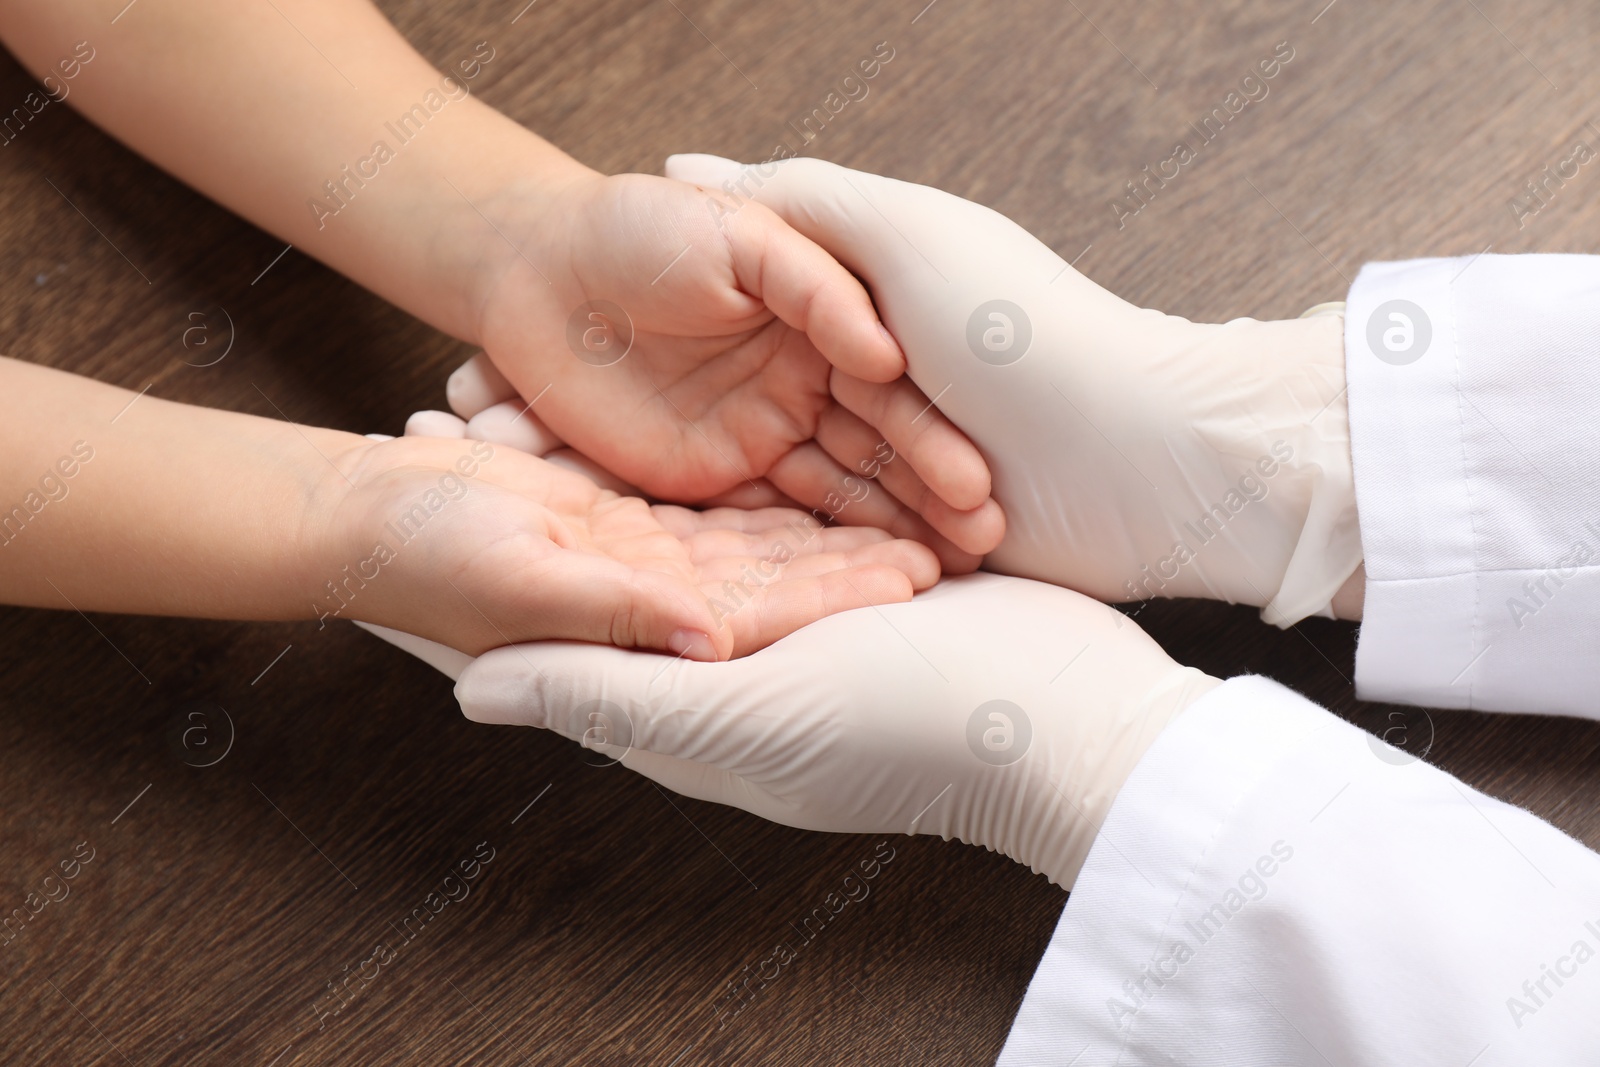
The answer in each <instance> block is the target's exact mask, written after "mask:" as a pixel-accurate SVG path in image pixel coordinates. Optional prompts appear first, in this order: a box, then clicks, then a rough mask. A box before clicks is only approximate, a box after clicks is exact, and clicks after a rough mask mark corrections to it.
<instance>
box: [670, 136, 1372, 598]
mask: <svg viewBox="0 0 1600 1067" xmlns="http://www.w3.org/2000/svg"><path fill="white" fill-rule="evenodd" d="M666 172H667V174H668V175H669V176H671V177H675V178H678V179H680V180H683V181H689V182H695V183H698V184H700V185H702V186H705V187H707V188H710V189H716V190H719V191H721V192H723V193H724V194H725V195H727V196H730V197H733V198H735V199H736V200H740V201H754V202H756V203H759V204H761V205H764V206H767V207H770V208H772V209H773V210H775V211H776V212H777V213H778V214H779V215H780V216H782V217H783V218H784V219H785V220H786V221H787V222H789V223H790V224H791V225H792V226H794V227H795V228H796V229H798V230H799V231H800V232H801V233H803V234H805V235H807V236H808V237H810V238H811V239H812V240H814V241H816V242H817V243H818V244H820V245H822V246H823V247H824V248H826V249H828V250H829V251H830V252H831V253H833V254H834V256H836V257H837V258H838V259H839V261H840V262H841V263H843V264H844V265H845V266H847V267H849V268H850V269H851V270H852V271H853V272H854V273H856V274H857V275H858V276H859V277H861V278H862V279H863V280H864V281H865V282H866V283H867V286H868V288H869V289H870V290H871V292H872V295H873V298H874V300H875V301H876V303H877V306H878V310H879V313H880V315H881V316H882V318H883V321H884V323H885V324H886V325H887V326H888V327H889V329H890V331H891V332H893V333H894V335H895V337H896V338H897V339H898V340H899V342H900V344H901V347H902V348H903V349H904V351H905V354H906V359H907V361H908V366H909V375H910V377H911V379H912V380H913V381H914V382H915V383H916V384H917V385H918V386H919V387H920V389H921V391H922V392H923V393H925V394H927V395H928V396H929V397H933V398H935V400H936V402H937V404H938V406H939V408H940V409H941V410H943V411H944V412H945V413H946V414H947V415H948V416H949V417H950V419H951V420H952V421H953V422H954V423H955V424H956V426H957V427H959V428H960V429H961V430H963V431H964V432H965V433H966V434H967V435H968V436H969V437H970V438H971V439H972V440H973V441H974V442H975V443H976V444H977V445H978V447H979V448H980V449H981V450H982V452H983V453H984V456H985V458H986V459H987V460H988V462H989V465H990V469H991V471H992V474H993V481H994V496H995V499H996V500H998V501H999V503H1000V505H1001V506H1002V507H1003V508H1004V509H1005V512H1006V517H1007V530H1006V536H1005V540H1004V542H1003V543H1002V544H1001V545H1000V547H999V548H998V549H996V550H995V551H994V552H992V553H990V554H989V555H988V557H987V559H986V561H985V566H986V567H987V568H988V569H991V570H998V571H1001V572H1004V573H1007V574H1015V575H1022V576H1025V577H1029V578H1037V579H1040V580H1043V581H1049V582H1055V583H1058V584H1061V585H1066V586H1068V587H1070V588H1073V589H1077V590H1080V591H1082V592H1084V593H1088V594H1091V595H1093V596H1095V597H1097V598H1099V599H1101V600H1108V601H1127V600H1138V599H1144V598H1148V597H1153V596H1194V597H1210V598H1215V599H1221V600H1226V601H1229V602H1232V603H1246V604H1252V605H1255V606H1257V607H1262V608H1263V609H1264V610H1263V613H1262V614H1263V617H1264V618H1265V619H1266V620H1267V621H1269V622H1273V623H1276V624H1278V625H1283V626H1287V625H1291V624H1292V623H1294V622H1296V621H1298V620H1299V619H1301V618H1304V617H1305V616H1307V615H1311V614H1315V613H1319V612H1324V611H1326V610H1327V609H1328V607H1329V604H1330V602H1331V601H1333V600H1334V598H1335V595H1336V593H1338V592H1339V591H1340V589H1341V587H1342V586H1344V585H1345V584H1346V582H1347V580H1350V579H1352V575H1353V574H1354V573H1355V572H1356V571H1357V568H1358V567H1359V565H1360V563H1361V558H1362V556H1361V543H1360V535H1359V531H1358V528H1357V522H1356V510H1355V490H1354V485H1353V475H1352V467H1351V460H1350V448H1349V425H1348V415H1347V408H1346V404H1345V393H1344V344H1343V332H1342V331H1343V323H1342V318H1341V317H1339V316H1337V315H1333V316H1325V317H1311V318H1302V319H1296V320H1289V321H1278V322H1259V321H1256V320H1254V319H1248V318H1241V319H1235V320H1233V321H1231V322H1228V323H1225V324H1220V325H1212V324H1203V323H1194V322H1190V321H1188V320H1187V319H1183V318H1179V317H1177V316H1173V315H1165V314H1162V313H1160V312H1157V311H1149V310H1145V309H1142V308H1139V307H1135V306H1134V305H1132V304H1130V303H1128V302H1126V301H1124V300H1122V299H1120V298H1119V297H1117V296H1115V295H1113V294H1112V293H1110V292H1107V291H1106V290H1105V289H1102V288H1101V287H1100V286H1098V285H1096V284H1095V283H1094V282H1092V281H1090V280H1089V279H1088V278H1086V277H1084V276H1083V275H1081V274H1079V273H1078V272H1077V271H1076V270H1074V269H1073V268H1072V267H1071V266H1070V265H1069V264H1068V263H1067V262H1066V261H1065V260H1063V259H1062V258H1061V257H1060V256H1058V255H1056V253H1055V252H1053V251H1051V249H1050V248H1049V247H1047V246H1046V245H1044V244H1043V243H1042V242H1040V241H1039V240H1037V239H1036V238H1034V237H1033V236H1032V235H1031V234H1029V233H1028V232H1027V231H1026V230H1024V229H1023V228H1022V227H1020V226H1018V225H1017V224H1016V223H1014V222H1012V221H1010V220H1009V219H1007V218H1005V217H1004V216H1003V215H1000V214H998V213H996V212H994V211H991V210H990V209H988V208H986V207H982V206H980V205H978V204H975V203H972V202H970V201H967V200H963V199H961V198H959V197H956V196H952V195H950V194H948V193H944V192H941V191H939V190H937V189H931V188H928V187H926V186H920V185H913V184H908V183H906V182H901V181H896V180H894V179H891V178H884V177H881V176H878V175H874V174H867V173H862V172H860V171H853V170H847V169H845V168H843V167H838V166H835V165H833V164H831V163H826V162H822V161H820V160H813V159H791V160H784V161H779V162H775V163H769V164H762V165H754V166H741V165H740V164H737V163H734V162H732V161H730V160H726V159H721V158H718V157H715V156H704V155H685V156H673V157H671V158H669V159H668V161H667V167H666ZM863 386H864V383H862V386H858V384H857V383H855V382H852V381H851V380H850V378H849V375H848V374H847V373H846V372H845V371H843V370H835V371H834V381H833V393H834V395H835V396H837V397H838V398H839V400H840V402H841V403H842V404H844V405H845V406H847V407H851V408H852V410H854V411H855V412H856V414H857V415H859V416H861V417H862V418H863V419H866V420H867V421H869V422H871V421H873V418H874V415H875V410H876V405H877V404H879V403H880V402H881V401H880V399H879V398H878V397H877V396H876V395H875V394H872V393H869V392H867V391H866V390H865V388H864V387H863ZM900 476H901V475H900V472H898V471H895V470H887V471H885V472H884V474H883V475H882V479H883V481H884V482H885V483H886V484H887V485H888V486H889V487H890V489H891V491H895V490H894V483H895V479H896V478H898V477H900Z"/></svg>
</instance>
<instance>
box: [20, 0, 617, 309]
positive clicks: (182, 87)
mask: <svg viewBox="0 0 1600 1067" xmlns="http://www.w3.org/2000/svg"><path fill="white" fill-rule="evenodd" d="M125 2H126V0H59V2H53V3H48V4H45V3H35V2H27V0H9V2H7V3H4V4H3V5H0V37H3V38H4V41H5V43H6V45H7V46H8V47H9V48H10V49H11V51H12V52H14V53H15V54H16V55H17V57H18V58H19V59H20V60H21V61H22V63H23V64H24V65H25V66H27V67H28V69H29V70H30V71H32V72H33V73H34V74H35V75H37V76H39V77H40V78H45V77H50V78H52V81H51V83H50V84H49V86H48V87H50V88H54V87H56V86H61V87H62V88H63V89H64V91H65V92H66V93H67V94H68V95H67V99H68V100H69V101H70V102H71V103H72V105H73V106H75V107H77V108H78V109H79V110H80V111H82V112H83V113H84V114H85V115H86V116H88V117H89V118H90V119H92V120H93V121H94V122H95V123H97V124H98V125H99V126H101V127H102V128H104V129H105V130H107V131H108V132H110V133H111V134H112V135H113V136H115V137H117V138H118V139H119V140H121V141H122V142H123V143H125V144H127V145H128V146H129V147H130V148H132V149H134V150H135V151H137V152H139V153H140V154H141V155H143V156H144V157H145V158H147V159H149V160H150V161H152V162H153V163H155V164H156V165H157V166H160V167H161V168H162V169H164V170H166V171H169V172H170V173H172V174H174V175H176V176H177V177H179V178H181V179H182V180H183V181H185V182H187V183H189V184H190V185H192V186H194V187H195V188H196V189H198V190H200V191H201V192H203V193H205V194H206V195H208V196H210V197H212V198H213V199H215V200H217V201H218V202H220V203H222V204H224V205H226V206H227V207H229V208H231V209H232V210H234V211H236V212H238V213H239V214H240V215H243V216H244V217H245V218H247V219H250V220H251V221H252V222H255V223H256V224H257V225H259V226H261V227H263V228H265V229H267V230H270V231H271V232H273V233H275V234H277V235H278V236H279V237H282V238H283V239H284V240H285V241H288V242H290V243H292V244H293V245H295V247H297V248H300V249H302V250H304V251H305V252H307V253H309V254H311V255H313V256H315V257H317V258H318V259H320V260H322V261H323V262H325V263H327V264H328V265H329V266H331V267H333V268H334V269H335V270H338V271H340V272H341V273H343V274H346V275H348V276H349V277H351V278H353V279H354V280H356V281H357V282H360V283H361V284H362V285H365V286H366V287H368V288H369V289H372V290H373V291H374V292H376V293H378V294H380V295H381V296H383V297H385V298H387V299H389V300H391V301H393V302H394V303H396V304H398V305H400V306H401V307H404V308H406V309H407V310H409V311H411V312H412V313H413V314H416V315H417V316H419V317H421V318H423V319H426V320H427V321H429V322H430V323H432V324H433V325H435V326H437V327H439V328H440V329H442V330H445V331H446V332H449V333H451V334H454V335H455V336H457V337H463V338H469V339H470V338H471V337H472V335H473V332H474V331H475V329H476V325H475V323H474V322H473V320H472V311H471V306H472V300H473V298H474V293H473V292H472V291H471V286H472V284H473V282H474V271H473V268H475V267H477V266H479V265H480V264H478V263H477V262H475V261H474V260H475V259H476V258H478V253H477V252H476V251H475V242H473V241H467V240H463V239H462V237H461V235H463V234H475V235H478V236H481V234H480V233H479V231H480V230H481V229H483V228H484V222H483V220H482V219H481V218H480V217H479V216H478V215H477V214H476V212H475V211H474V208H473V206H472V204H469V203H468V201H469V200H470V201H472V203H473V204H479V205H481V204H482V202H483V200H484V199H485V198H487V197H488V196H489V195H490V191H491V190H495V191H498V190H501V189H504V188H506V187H508V186H509V185H512V184H514V185H515V186H516V187H517V189H518V190H519V192H520V193H521V194H522V195H523V196H524V197H526V198H528V199H529V200H531V201H538V200H540V199H541V198H542V197H543V196H544V195H545V194H546V192H547V191H549V190H553V189H554V188H557V187H559V186H561V185H563V184H565V183H567V182H569V181H571V180H573V179H574V178H578V177H585V176H592V175H593V173H594V172H593V171H590V170H589V169H588V168H587V167H584V166H582V165H580V164H579V163H577V162H576V161H575V160H573V159H572V158H571V157H570V156H568V155H566V154H565V153H563V152H561V151H560V150H558V149H556V148H555V147H554V146H552V145H551V144H549V143H548V142H547V141H545V140H543V139H542V138H540V137H539V136H537V135H536V134H534V133H533V132H532V131H530V130H527V129H525V128H524V127H522V126H520V125H518V124H517V123H515V122H513V121H511V120H510V119H508V118H506V117H505V116H504V115H501V114H500V113H499V112H497V111H495V110H494V109H493V108H491V107H489V106H488V105H486V104H483V103H481V102H480V101H479V100H478V99H477V98H476V97H475V96H473V95H471V90H472V88H473V85H474V79H475V78H477V77H479V76H481V73H482V71H483V69H484V65H485V64H486V63H489V64H492V63H493V61H494V59H495V57H496V55H497V53H496V52H495V49H494V47H493V45H492V44H490V43H488V42H481V43H479V42H465V41H464V42H462V48H461V50H460V51H461V55H460V57H459V58H458V59H455V60H453V62H452V67H451V69H450V70H448V71H445V72H441V71H437V70H435V69H434V68H433V67H432V66H431V65H430V64H429V63H428V62H427V61H425V60H424V59H423V58H422V57H421V56H420V55H418V54H417V52H416V51H415V50H414V49H413V48H412V47H411V46H410V44H408V43H407V42H406V40H405V38H403V37H402V36H400V34H399V33H398V32H397V31H396V30H395V28H394V27H393V26H392V25H390V23H389V22H388V21H387V20H386V19H385V18H384V17H383V15H382V14H381V13H380V12H379V11H378V10H377V9H376V8H375V7H373V6H372V5H371V4H370V3H368V2H367V0H272V2H270V3H248V4H240V3H223V4H219V3H214V2H207V0H139V2H138V3H137V5H136V6H132V7H129V8H127V9H126V10H123V8H124V4H125ZM119 11H121V12H122V14H121V15H120V17H117V21H116V23H115V25H112V23H111V20H112V18H113V17H116V16H117V15H118V12H119ZM79 42H84V43H86V45H87V48H88V49H89V53H90V54H92V55H93V59H92V60H91V61H90V62H88V63H87V64H84V63H82V62H81V60H80V62H79V64H78V65H77V70H78V72H77V74H76V76H75V77H73V78H72V79H70V80H67V79H65V78H64V71H63V70H61V69H59V67H58V65H59V64H60V63H61V61H63V60H64V59H69V58H79V57H77V56H75V55H74V50H75V49H76V48H77V47H78V45H79ZM402 138H404V140H402ZM380 144H382V145H384V146H385V150H375V149H377V146H378V145H380ZM380 160H381V161H380ZM363 175H365V177H363ZM329 183H332V184H331V186H330V184H329ZM452 183H453V184H454V186H455V187H456V189H457V190H459V192H456V191H453V190H452V189H451V187H450V186H451V184H452ZM317 205H320V207H318V206H317Z"/></svg>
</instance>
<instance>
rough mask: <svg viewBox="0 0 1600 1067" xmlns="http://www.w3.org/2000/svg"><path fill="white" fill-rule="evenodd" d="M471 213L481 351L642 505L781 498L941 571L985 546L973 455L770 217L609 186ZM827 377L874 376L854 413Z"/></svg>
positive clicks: (863, 314) (613, 181)
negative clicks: (917, 552)
mask: <svg viewBox="0 0 1600 1067" xmlns="http://www.w3.org/2000/svg"><path fill="white" fill-rule="evenodd" d="M535 204H537V207H535V206H534V205H535ZM484 212H485V215H486V217H488V218H494V219H495V220H496V224H495V226H493V227H491V226H489V225H484V226H482V227H480V228H479V229H480V230H481V232H480V233H479V234H478V235H477V237H476V238H475V239H479V240H481V242H482V247H481V249H480V251H479V253H478V255H476V256H474V257H459V259H467V260H470V261H475V262H479V263H482V264H483V265H484V266H483V268H482V269H483V271H484V275H485V280H484V282H483V284H482V285H481V286H480V302H479V305H478V306H479V313H478V314H479V321H478V340H479V341H481V343H482V344H483V345H484V347H485V348H486V349H487V351H488V353H489V355H490V356H491V358H492V359H493V360H494V362H495V364H496V365H497V366H498V367H499V368H500V370H501V371H502V372H503V373H504V374H505V375H506V377H507V378H509V379H510V380H511V382H512V383H513V384H514V385H515V386H516V387H517V389H518V390H519V391H520V392H521V393H522V394H523V396H525V397H528V398H530V399H531V398H537V407H536V409H535V410H536V412H537V414H538V416H539V417H540V418H541V419H542V420H543V422H544V423H545V424H546V425H547V426H548V427H549V428H550V429H551V430H552V431H554V433H555V434H556V435H558V436H559V437H560V438H561V440H563V441H565V442H567V443H568V444H570V445H571V446H573V447H574V448H576V449H577V450H579V451H580V452H582V453H584V454H586V455H588V456H590V457H592V458H593V459H594V460H596V461H597V462H598V463H600V464H601V465H602V466H604V467H606V468H607V469H609V470H610V471H613V472H615V473H616V474H617V475H619V476H620V477H622V478H623V479H625V480H626V481H628V482H631V483H633V484H635V485H638V486H639V487H640V488H641V489H642V490H644V491H645V492H646V493H649V494H651V495H653V496H657V497H661V498H664V499H671V500H677V501H684V502H712V503H716V502H737V503H739V504H741V505H744V506H759V505H763V504H772V503H794V502H798V503H799V504H801V505H802V506H804V507H806V508H810V509H815V510H814V512H813V513H814V514H817V515H818V516H819V517H826V516H832V517H833V518H834V519H835V520H836V521H837V522H839V523H842V524H848V525H871V526H878V527H881V528H883V529H886V530H890V531H892V532H893V533H895V534H896V535H898V536H903V537H911V538H916V539H918V540H921V541H924V542H925V543H927V544H930V545H933V546H934V547H935V548H936V550H937V551H938V553H939V555H940V557H941V559H942V561H943V564H944V566H945V568H946V570H970V569H971V568H973V567H975V566H977V564H978V562H979V556H980V555H981V554H982V553H985V552H987V551H989V550H991V549H993V548H994V547H995V546H996V545H997V544H998V543H999V541H1000V537H1001V535H1002V533H1003V530H1004V519H1003V517H1002V515H1001V513H1000V510H999V507H998V505H996V504H995V503H994V501H993V500H991V499H989V475H988V470H987V467H986V466H985V463H984V460H983V458H982V456H980V455H979V453H978V451H977V450H976V449H975V448H974V447H973V445H972V444H971V443H970V442H969V441H967V439H966V438H965V437H964V436H963V435H962V434H961V433H960V432H959V431H958V430H956V429H955V428H954V427H953V426H952V425H951V424H950V423H949V422H948V420H946V419H945V417H944V416H943V415H942V414H941V413H940V412H939V410H938V409H937V408H934V407H932V406H931V405H930V404H929V402H928V398H927V397H926V396H924V395H923V394H922V392H920V391H919V390H918V389H917V388H916V387H915V386H914V385H912V384H911V382H910V381H909V379H906V378H904V377H903V376H902V373H903V370H904V365H905V364H904V358H903V356H902V355H901V353H900V349H899V347H898V346H897V345H896V344H895V342H894V341H893V340H892V339H891V338H890V337H889V335H888V334H887V332H885V331H883V329H882V327H881V326H880V325H879V324H878V320H877V315H876V313H875V312H874V310H873V307H872V304H871V301H870V300H869V298H868V296H867V294H866V291H865V290H864V289H863V288H862V287H861V285H860V283H859V282H857V281H856V280H855V279H854V278H853V277H851V275H850V274H849V273H848V272H847V271H846V270H845V269H844V268H843V267H841V266H839V264H838V263H837V262H835V261H834V260H833V259H832V257H830V256H829V255H827V254H826V253H825V252H823V251H822V249H821V248H819V247H818V246H817V245H815V244H813V243H812V242H811V241H810V240H808V239H807V238H805V237H802V236H801V235H800V234H799V233H797V232H796V231H795V230H793V229H792V228H790V227H789V226H788V225H787V224H786V223H784V222H782V221H781V220H779V219H778V217H777V216H776V215H774V214H773V213H772V212H771V211H770V210H768V209H767V208H765V207H763V206H761V205H759V204H754V203H746V204H744V205H743V206H742V207H738V208H737V209H736V208H735V206H734V201H733V200H732V199H731V198H727V197H724V196H722V195H721V194H708V193H707V192H704V191H701V190H698V189H695V188H694V187H692V186H689V185H686V184H682V183H678V182H674V181H669V180H666V179H663V178H655V177H648V176H643V175H621V176H617V177H609V178H607V177H598V176H593V177H584V178H579V179H575V180H573V181H571V182H569V183H568V184H567V185H566V186H564V187H563V188H562V189H561V190H560V192H559V193H557V194H556V196H555V197H554V199H553V200H552V199H550V198H548V197H537V198H536V197H532V196H529V197H526V198H519V196H518V195H516V194H514V193H504V194H501V195H500V196H498V197H496V198H494V199H491V200H490V201H489V202H488V203H486V204H485V205H484ZM513 245H515V246H516V247H515V249H513V247H512V246H513ZM597 302H605V304H604V305H601V306H594V305H595V304H596V303H597ZM619 309H620V310H619ZM613 360H614V361H615V362H612V361H613ZM834 368H838V370H839V371H843V372H846V373H848V374H849V375H851V376H852V377H853V378H855V379H862V380H865V381H866V382H869V383H874V384H868V385H866V388H865V390H864V391H863V390H857V393H858V394H859V395H855V396H853V398H852V405H851V410H847V409H846V408H845V407H843V406H841V404H840V403H839V402H837V401H836V400H835V398H834V396H833V395H832V393H831V392H830V388H829V381H830V376H831V375H833V374H835V373H837V372H836V371H835V370H834ZM876 383H886V384H876ZM858 384H860V383H858ZM886 457H892V458H888V459H887V460H886ZM890 464H892V465H893V466H895V467H896V468H898V470H897V472H896V473H897V477H896V478H895V479H894V480H892V481H873V480H872V479H874V478H875V477H876V475H877V474H878V473H879V472H880V471H881V470H882V469H883V468H884V467H885V466H888V465H890ZM913 472H915V473H913ZM889 485H893V486H894V488H893V490H892V491H890V490H889V489H887V488H886V487H887V486H889ZM930 527H931V528H930Z"/></svg>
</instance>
